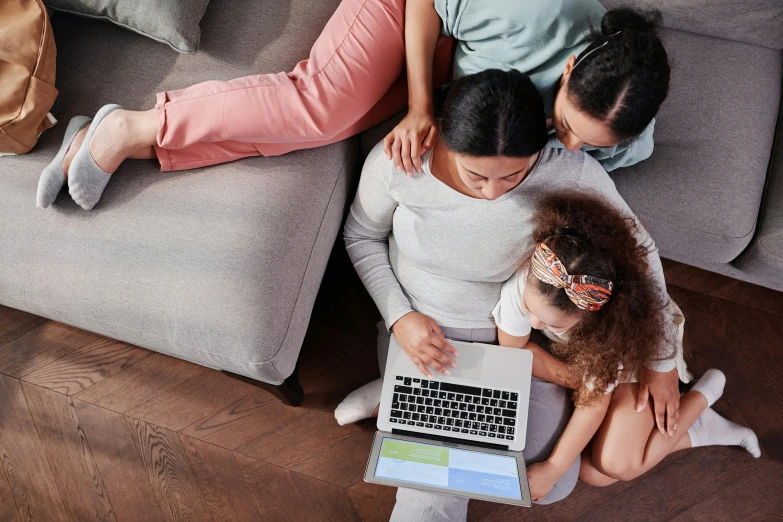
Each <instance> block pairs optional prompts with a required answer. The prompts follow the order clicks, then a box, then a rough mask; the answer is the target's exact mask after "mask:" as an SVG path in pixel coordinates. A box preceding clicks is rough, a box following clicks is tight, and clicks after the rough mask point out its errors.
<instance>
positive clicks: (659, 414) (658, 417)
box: [653, 401, 666, 435]
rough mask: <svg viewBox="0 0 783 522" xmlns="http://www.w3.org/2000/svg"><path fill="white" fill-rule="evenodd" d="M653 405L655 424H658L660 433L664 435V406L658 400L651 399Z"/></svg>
mask: <svg viewBox="0 0 783 522" xmlns="http://www.w3.org/2000/svg"><path fill="white" fill-rule="evenodd" d="M653 406H654V407H655V424H657V425H658V430H659V431H660V432H661V435H664V434H665V433H666V415H665V414H666V406H665V405H664V404H660V403H659V402H658V401H653Z"/></svg>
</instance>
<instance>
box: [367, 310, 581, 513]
mask: <svg viewBox="0 0 783 522" xmlns="http://www.w3.org/2000/svg"><path fill="white" fill-rule="evenodd" d="M442 329H443V334H444V335H445V336H446V337H447V338H449V339H453V340H455V341H468V342H477V343H495V342H497V329H496V328H482V329H477V330H470V329H464V328H442ZM390 338H391V332H389V331H388V330H386V326H385V325H384V324H383V322H381V323H378V363H379V365H380V367H381V375H383V372H384V370H385V369H386V356H387V355H388V353H389V340H390ZM570 418H571V401H570V400H569V398H568V392H567V391H566V389H565V388H563V387H561V386H558V385H556V384H552V383H549V382H546V381H542V380H541V379H537V378H535V377H533V381H532V383H531V385H530V408H529V409H528V417H527V440H525V449H524V451H522V454H523V455H524V457H525V462H526V463H527V464H533V463H535V462H541V461H543V460H546V459H547V458H549V455H550V454H551V453H552V450H553V449H554V447H555V444H556V443H557V441H558V439H559V438H560V435H561V434H562V433H563V430H565V427H566V424H568V420H569V419H570ZM579 464H580V461H579V459H576V462H574V463H573V465H571V468H570V469H569V470H568V471H567V472H566V473H565V475H563V476H562V477H560V480H558V481H557V483H556V484H555V487H553V488H552V491H550V492H549V494H548V495H547V496H546V497H544V499H543V500H542V501H540V502H537V503H538V504H552V503H554V502H557V501H559V500H563V499H564V498H566V497H567V496H568V495H569V494H570V493H571V491H573V489H574V486H576V481H577V479H578V478H579ZM467 516H468V499H467V498H464V497H457V496H453V495H443V494H440V493H431V492H428V491H420V490H417V489H408V488H398V489H397V504H396V505H395V506H394V512H393V513H392V516H391V522H418V521H421V522H441V521H443V522H456V521H464V520H466V519H467Z"/></svg>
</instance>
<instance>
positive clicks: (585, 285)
mask: <svg viewBox="0 0 783 522" xmlns="http://www.w3.org/2000/svg"><path fill="white" fill-rule="evenodd" d="M530 268H531V270H532V271H533V273H534V274H535V275H536V277H537V278H538V279H539V280H541V281H542V282H544V283H547V284H550V285H552V286H555V287H557V288H562V289H564V290H565V293H566V294H567V295H568V298H569V299H571V301H572V302H573V303H574V304H575V305H576V306H578V307H579V308H581V309H582V310H587V311H588V312H594V311H596V310H600V309H601V307H602V306H604V305H605V304H606V303H607V301H609V297H611V295H612V290H613V289H614V283H612V282H611V281H607V280H606V279H600V278H598V277H592V276H587V275H568V272H567V271H566V269H565V266H563V263H562V261H560V259H558V257H557V255H555V253H554V252H552V251H551V250H550V249H549V247H547V246H546V245H545V244H544V243H539V244H538V245H536V251H535V252H534V253H533V260H532V262H531V265H530Z"/></svg>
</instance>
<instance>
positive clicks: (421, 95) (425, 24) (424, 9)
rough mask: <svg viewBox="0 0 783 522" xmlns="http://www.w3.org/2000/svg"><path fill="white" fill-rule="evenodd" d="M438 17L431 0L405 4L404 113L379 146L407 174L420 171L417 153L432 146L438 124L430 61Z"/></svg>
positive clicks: (431, 59) (417, 0)
mask: <svg viewBox="0 0 783 522" xmlns="http://www.w3.org/2000/svg"><path fill="white" fill-rule="evenodd" d="M440 29H441V19H440V17H439V16H438V13H437V11H435V0H408V1H407V3H406V4H405V62H406V65H407V74H408V115H407V116H406V117H405V118H404V119H403V120H402V121H401V122H400V123H399V124H397V126H396V127H395V128H394V129H393V130H392V131H391V132H390V133H389V134H388V135H387V136H386V138H385V139H384V140H383V148H384V151H385V152H386V157H387V158H389V159H391V160H392V161H394V164H395V166H396V167H397V170H403V169H404V170H405V171H406V172H407V173H408V175H409V176H412V175H413V173H414V172H421V155H422V154H424V153H425V152H427V151H428V150H430V149H431V148H432V147H434V146H435V140H436V139H437V138H438V123H437V120H435V107H434V106H433V101H432V63H433V59H434V57H435V46H436V44H437V43H438V37H439V36H440Z"/></svg>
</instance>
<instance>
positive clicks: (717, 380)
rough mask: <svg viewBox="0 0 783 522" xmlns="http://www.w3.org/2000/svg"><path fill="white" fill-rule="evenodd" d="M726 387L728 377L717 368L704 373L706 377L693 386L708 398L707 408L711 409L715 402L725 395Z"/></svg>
mask: <svg viewBox="0 0 783 522" xmlns="http://www.w3.org/2000/svg"><path fill="white" fill-rule="evenodd" d="M725 385H726V376H725V375H724V374H723V372H722V371H720V370H716V369H715V368H712V369H709V370H707V371H706V372H704V375H703V376H702V377H701V379H699V380H698V381H697V382H696V384H694V385H693V388H692V390H695V391H697V392H699V393H701V394H702V395H704V397H706V398H707V407H708V408H710V407H711V406H712V405H713V404H715V401H717V400H718V399H720V396H721V395H723V387H724V386H725Z"/></svg>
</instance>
